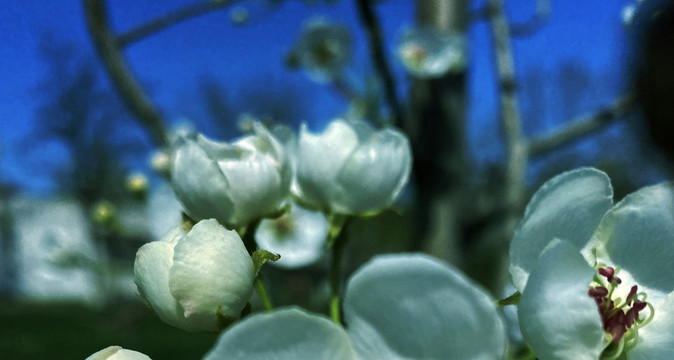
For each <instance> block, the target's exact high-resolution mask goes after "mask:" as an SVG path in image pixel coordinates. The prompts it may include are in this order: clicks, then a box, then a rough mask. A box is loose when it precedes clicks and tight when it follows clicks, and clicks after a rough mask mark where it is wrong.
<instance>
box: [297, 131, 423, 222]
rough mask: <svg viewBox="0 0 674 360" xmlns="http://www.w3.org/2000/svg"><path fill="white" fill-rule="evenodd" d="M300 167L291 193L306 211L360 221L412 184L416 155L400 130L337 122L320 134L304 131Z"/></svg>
mask: <svg viewBox="0 0 674 360" xmlns="http://www.w3.org/2000/svg"><path fill="white" fill-rule="evenodd" d="M295 161H296V163H295V167H296V169H295V179H294V182H293V185H292V191H293V193H294V194H295V195H296V196H297V197H298V198H299V200H300V201H301V203H302V204H303V205H305V204H306V205H307V206H310V207H313V208H317V209H320V210H323V211H325V212H332V213H340V214H346V215H360V214H368V213H376V212H378V211H381V210H382V209H383V208H385V207H387V206H389V205H391V203H393V201H395V199H396V198H397V197H398V195H399V194H400V192H401V191H402V189H403V187H404V186H405V185H406V184H407V180H408V179H409V174H410V171H411V168H412V153H411V150H410V144H409V141H408V140H407V137H405V135H403V134H402V133H401V132H400V131H398V130H395V129H393V128H387V129H383V130H378V131H377V130H374V129H372V128H371V127H370V126H369V125H368V124H366V123H364V122H362V121H350V122H347V121H344V120H341V119H337V120H334V121H332V122H331V123H330V124H329V125H328V127H327V129H325V131H324V132H323V133H321V134H312V133H310V132H309V131H308V130H307V128H306V126H302V128H301V130H300V135H299V139H298V141H297V149H296V159H295Z"/></svg>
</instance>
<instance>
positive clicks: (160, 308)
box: [133, 228, 197, 331]
mask: <svg viewBox="0 0 674 360" xmlns="http://www.w3.org/2000/svg"><path fill="white" fill-rule="evenodd" d="M177 229H179V228H176V229H174V230H173V231H172V232H171V233H169V235H167V237H166V238H165V239H167V240H168V241H154V242H151V243H147V244H145V245H143V246H141V248H140V249H138V252H137V253H136V261H135V263H134V266H133V272H134V282H135V283H136V286H137V287H138V292H139V293H140V296H141V297H142V298H143V299H145V301H147V302H148V303H149V304H150V306H151V307H152V310H154V312H155V313H156V314H157V316H159V318H160V319H162V321H164V322H165V323H167V324H169V325H172V326H175V327H177V328H181V329H183V330H187V331H195V330H197V328H196V327H195V326H194V325H193V324H191V323H190V322H189V321H187V319H185V316H184V315H183V313H184V310H183V308H182V307H181V306H180V304H178V302H177V301H176V300H175V298H174V297H173V296H172V295H171V292H170V290H169V269H170V268H171V265H172V264H173V246H174V245H175V242H174V238H175V237H177V236H179V234H180V231H179V230H177Z"/></svg>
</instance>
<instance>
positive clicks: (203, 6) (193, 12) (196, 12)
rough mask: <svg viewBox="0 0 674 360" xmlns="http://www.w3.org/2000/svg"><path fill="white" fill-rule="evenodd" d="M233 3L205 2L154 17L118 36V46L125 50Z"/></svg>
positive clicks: (220, 1)
mask: <svg viewBox="0 0 674 360" xmlns="http://www.w3.org/2000/svg"><path fill="white" fill-rule="evenodd" d="M233 2H234V1H232V0H207V1H202V2H199V3H195V4H190V5H187V6H185V7H182V8H180V9H177V10H174V11H172V12H170V13H168V14H164V15H161V16H159V17H156V18H154V19H152V20H150V21H148V22H146V23H145V24H143V25H140V26H138V27H136V28H135V29H131V30H129V31H127V32H125V33H123V34H121V35H119V36H118V37H117V43H118V46H119V47H120V48H125V47H127V46H129V45H130V44H132V43H134V42H136V41H139V40H142V39H144V38H146V37H148V36H150V35H152V34H154V33H156V32H159V31H161V30H164V29H166V28H168V27H171V26H173V25H175V24H177V23H179V22H182V21H185V20H187V19H190V18H193V17H197V16H200V15H204V14H207V13H209V12H211V11H215V10H219V9H221V8H223V7H225V6H226V5H230V4H231V3H233Z"/></svg>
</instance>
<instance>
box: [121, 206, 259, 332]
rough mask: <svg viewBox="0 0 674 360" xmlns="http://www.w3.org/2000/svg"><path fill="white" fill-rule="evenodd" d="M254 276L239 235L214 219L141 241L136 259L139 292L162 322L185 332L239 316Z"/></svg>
mask: <svg viewBox="0 0 674 360" xmlns="http://www.w3.org/2000/svg"><path fill="white" fill-rule="evenodd" d="M254 277H255V274H254V270H253V261H252V260H251V258H250V256H249V255H248V252H247V251H246V248H245V247H244V245H243V242H242V241H241V238H240V237H239V235H238V234H237V233H236V232H235V231H231V230H227V229H225V228H224V227H223V226H222V225H220V224H218V222H217V221H215V220H214V219H210V220H202V221H200V222H199V223H197V224H196V225H194V227H192V229H191V230H190V231H189V232H185V231H184V230H182V228H180V227H176V228H175V229H174V230H173V231H172V232H170V233H169V234H168V235H166V236H165V237H164V239H162V240H161V241H154V242H150V243H147V244H145V245H143V246H142V247H141V248H140V249H139V250H138V253H137V254H136V262H135V263H134V281H135V283H136V286H138V292H139V293H140V296H141V297H142V298H143V299H144V300H145V301H146V302H147V303H148V304H149V305H150V306H151V307H152V309H153V310H154V312H155V313H156V314H157V316H159V318H160V319H162V320H163V321H164V322H166V323H167V324H169V325H172V326H175V327H178V328H181V329H183V330H187V331H200V330H206V331H216V330H219V329H220V328H221V327H222V326H223V325H225V324H226V323H227V322H229V321H232V320H234V319H237V318H238V317H239V316H240V314H241V310H243V308H244V307H245V305H246V303H247V302H248V300H249V299H250V296H251V294H252V291H253V280H254Z"/></svg>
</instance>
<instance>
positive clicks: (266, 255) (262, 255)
mask: <svg viewBox="0 0 674 360" xmlns="http://www.w3.org/2000/svg"><path fill="white" fill-rule="evenodd" d="M251 257H252V258H253V267H254V268H255V277H257V275H258V274H259V273H260V269H262V265H264V263H266V262H267V261H278V259H280V258H281V255H279V254H274V253H272V252H269V251H267V250H262V249H257V250H255V251H254V252H253V255H252V256H251Z"/></svg>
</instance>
